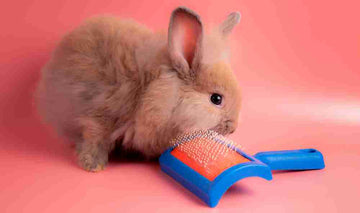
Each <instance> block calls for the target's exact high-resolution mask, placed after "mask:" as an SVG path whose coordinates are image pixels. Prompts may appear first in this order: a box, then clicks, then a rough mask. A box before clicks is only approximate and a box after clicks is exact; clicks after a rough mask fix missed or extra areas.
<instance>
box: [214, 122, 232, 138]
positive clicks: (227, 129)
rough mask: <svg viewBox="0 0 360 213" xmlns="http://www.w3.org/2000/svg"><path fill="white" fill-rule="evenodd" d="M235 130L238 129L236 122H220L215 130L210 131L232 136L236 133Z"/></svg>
mask: <svg viewBox="0 0 360 213" xmlns="http://www.w3.org/2000/svg"><path fill="white" fill-rule="evenodd" d="M235 129H236V127H235V125H234V122H233V121H231V120H226V121H223V122H220V123H219V124H217V125H216V126H214V127H213V128H210V130H213V131H215V132H217V133H220V134H223V135H228V134H232V133H234V132H235Z"/></svg>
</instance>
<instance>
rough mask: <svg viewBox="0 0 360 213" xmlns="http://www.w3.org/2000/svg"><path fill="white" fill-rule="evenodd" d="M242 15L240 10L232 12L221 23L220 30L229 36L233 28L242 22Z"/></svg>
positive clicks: (225, 35)
mask: <svg viewBox="0 0 360 213" xmlns="http://www.w3.org/2000/svg"><path fill="white" fill-rule="evenodd" d="M240 18H241V15H240V13H239V12H232V13H230V14H229V15H228V17H227V18H226V19H225V21H223V22H222V23H221V24H220V27H219V30H220V33H221V34H222V35H223V36H224V37H227V36H228V35H229V34H230V33H231V31H232V29H233V28H234V27H235V26H236V25H237V24H238V23H239V22H240Z"/></svg>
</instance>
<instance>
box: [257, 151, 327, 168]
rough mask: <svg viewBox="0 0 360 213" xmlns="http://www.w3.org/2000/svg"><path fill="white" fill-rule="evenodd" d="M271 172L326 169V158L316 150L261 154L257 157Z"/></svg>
mask: <svg viewBox="0 0 360 213" xmlns="http://www.w3.org/2000/svg"><path fill="white" fill-rule="evenodd" d="M254 157H255V158H257V159H258V160H260V161H262V162H263V163H265V164H267V165H268V166H269V167H270V168H271V170H311V169H323V168H325V164H324V158H323V155H322V154H321V152H319V151H318V150H316V149H299V150H285V151H271V152H259V153H257V154H256V155H255V156H254Z"/></svg>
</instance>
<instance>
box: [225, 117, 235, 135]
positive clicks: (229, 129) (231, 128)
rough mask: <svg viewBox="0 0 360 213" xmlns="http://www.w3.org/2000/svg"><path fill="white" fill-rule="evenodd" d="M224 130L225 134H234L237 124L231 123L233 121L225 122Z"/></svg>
mask: <svg viewBox="0 0 360 213" xmlns="http://www.w3.org/2000/svg"><path fill="white" fill-rule="evenodd" d="M225 125H226V130H227V132H229V133H230V134H232V133H234V132H235V130H236V127H237V122H235V121H233V120H227V121H226V124H225Z"/></svg>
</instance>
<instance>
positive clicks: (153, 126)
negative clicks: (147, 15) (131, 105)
mask: <svg viewBox="0 0 360 213" xmlns="http://www.w3.org/2000/svg"><path fill="white" fill-rule="evenodd" d="M239 20H240V14H239V13H238V12H234V13H231V14H230V15H229V16H228V17H227V18H226V20H225V21H224V22H223V23H222V24H221V25H220V26H219V27H218V28H216V30H215V31H214V32H212V33H211V34H207V35H204V30H203V26H202V23H201V20H200V18H199V16H198V15H197V14H196V13H195V12H193V11H191V10H189V9H187V8H184V7H180V8H177V9H175V10H174V11H173V13H172V15H171V19H170V24H169V29H168V43H167V47H166V55H167V57H168V61H169V63H168V64H166V65H163V66H160V67H161V70H162V71H161V72H160V73H161V74H160V75H159V77H158V78H157V79H156V80H153V81H152V82H151V83H150V84H149V86H148V87H147V90H146V92H145V93H144V94H143V96H142V102H141V104H140V106H139V109H138V110H137V115H136V119H135V124H134V129H133V131H131V132H130V133H128V135H130V136H128V137H127V136H125V138H133V140H132V141H133V142H132V143H131V144H132V146H134V148H136V149H138V150H141V151H143V152H144V153H147V154H148V155H158V154H160V153H161V152H162V151H164V149H166V148H167V147H168V146H169V145H170V144H169V141H170V139H171V138H173V137H175V136H176V135H177V134H181V133H183V132H187V131H194V130H199V129H212V130H215V131H217V132H219V133H221V134H225V135H226V134H229V133H232V132H234V131H235V129H236V127H237V124H238V115H239V111H240V102H241V97H240V91H239V86H238V82H237V80H236V77H235V75H234V73H233V71H232V69H231V67H230V64H229V60H228V54H227V50H226V45H225V43H226V40H227V37H228V35H229V33H230V32H231V31H232V29H233V27H234V26H235V25H236V24H237V23H238V22H239ZM124 143H125V144H126V143H128V142H127V141H126V140H125V141H124Z"/></svg>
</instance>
